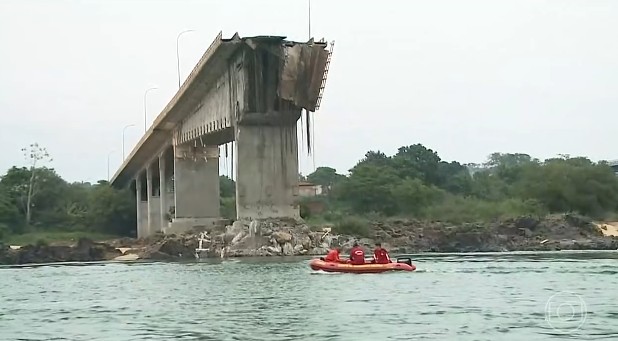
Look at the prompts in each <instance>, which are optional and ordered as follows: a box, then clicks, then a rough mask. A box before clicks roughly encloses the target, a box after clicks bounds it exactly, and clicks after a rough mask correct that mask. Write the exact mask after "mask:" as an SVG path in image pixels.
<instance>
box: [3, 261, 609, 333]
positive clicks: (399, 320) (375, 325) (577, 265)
mask: <svg viewBox="0 0 618 341" xmlns="http://www.w3.org/2000/svg"><path fill="white" fill-rule="evenodd" d="M603 255H604V254H600V253H581V252H579V253H566V254H561V255H554V254H551V255H547V254H533V253H523V254H522V253H500V254H480V255H478V254H477V255H472V254H465V255H453V254H450V255H418V256H414V259H415V261H416V262H418V263H419V267H420V268H421V269H420V270H421V271H417V272H415V273H390V274H378V275H348V274H334V275H331V274H329V275H315V276H314V274H316V273H313V272H311V271H310V270H309V268H308V263H307V260H305V259H298V258H295V259H269V260H267V259H243V260H233V261H223V262H221V261H214V262H199V263H139V262H137V263H130V264H119V263H95V264H90V265H87V266H83V264H79V265H80V266H77V265H78V264H72V265H71V266H62V265H57V264H54V265H53V266H29V267H19V268H14V267H5V268H0V306H1V307H2V308H3V309H2V310H1V311H0V331H1V333H2V339H3V340H4V339H6V340H114V341H118V340H243V341H244V340H268V341H271V340H376V339H379V340H426V339H439V340H464V341H466V340H496V339H499V340H505V341H506V340H561V339H573V340H611V339H616V338H618V324H616V323H615V321H616V319H618V313H617V312H616V310H615V306H614V305H613V302H614V300H615V297H614V296H615V290H614V289H613V288H616V287H617V286H618V278H616V276H615V274H616V273H618V265H616V260H617V259H618V257H616V254H614V253H607V254H605V256H603ZM566 292H568V293H571V295H572V296H573V297H571V298H570V299H571V301H569V300H566V301H565V300H563V301H555V302H554V301H552V300H555V297H558V296H554V295H555V294H558V293H566ZM574 297H575V298H581V302H584V304H583V308H582V306H581V305H580V306H576V305H575V304H576V303H578V302H579V301H573V298H574ZM567 299H568V297H567ZM565 304H566V305H568V306H569V307H571V308H573V307H575V308H580V311H574V313H573V314H571V315H569V316H568V318H566V319H565V317H564V314H563V313H564V312H562V311H560V313H561V315H560V316H559V318H560V320H555V319H554V320H550V319H548V318H547V317H548V313H547V311H548V307H549V308H556V309H559V307H562V306H563V305H565ZM569 312H570V311H569ZM550 313H551V311H550ZM567 315H568V314H567ZM548 321H549V322H548ZM582 321H583V323H581V325H580V322H582Z"/></svg>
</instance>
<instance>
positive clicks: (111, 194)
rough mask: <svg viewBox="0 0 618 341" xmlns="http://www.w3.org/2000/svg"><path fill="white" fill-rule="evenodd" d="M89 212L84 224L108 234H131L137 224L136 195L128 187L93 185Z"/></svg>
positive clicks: (89, 198)
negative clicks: (120, 188)
mask: <svg viewBox="0 0 618 341" xmlns="http://www.w3.org/2000/svg"><path fill="white" fill-rule="evenodd" d="M87 199H88V208H87V213H86V215H85V216H83V218H82V219H84V218H85V219H84V220H82V224H83V223H84V222H85V223H87V226H89V227H90V228H91V229H94V230H96V231H99V232H103V233H107V234H120V235H129V234H130V231H132V230H134V228H135V226H136V224H137V216H136V210H135V197H134V196H133V195H132V193H131V192H130V191H129V190H128V189H123V190H118V189H115V188H113V187H111V186H109V185H107V184H97V185H94V186H92V189H91V190H90V191H89V195H88V198H87Z"/></svg>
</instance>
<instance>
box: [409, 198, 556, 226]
mask: <svg viewBox="0 0 618 341" xmlns="http://www.w3.org/2000/svg"><path fill="white" fill-rule="evenodd" d="M546 213H547V211H546V209H545V208H544V207H543V206H542V205H541V204H540V203H539V202H537V201H535V200H521V199H506V200H501V201H487V200H481V199H476V198H472V197H466V198H464V197H460V196H454V195H450V196H448V197H447V198H445V200H444V201H442V202H440V203H436V204H434V205H431V206H428V207H426V208H425V209H424V210H423V211H422V212H421V217H422V218H425V219H428V220H439V221H447V222H450V223H454V224H459V223H463V222H490V221H496V220H499V219H507V218H516V217H519V216H523V215H533V216H541V215H544V214H546Z"/></svg>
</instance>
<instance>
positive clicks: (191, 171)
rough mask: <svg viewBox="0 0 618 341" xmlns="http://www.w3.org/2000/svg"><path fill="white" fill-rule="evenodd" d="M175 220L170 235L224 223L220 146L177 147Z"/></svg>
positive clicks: (175, 151)
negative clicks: (220, 193)
mask: <svg viewBox="0 0 618 341" xmlns="http://www.w3.org/2000/svg"><path fill="white" fill-rule="evenodd" d="M174 194H175V196H174V197H175V205H174V206H175V217H174V218H173V219H172V223H171V227H170V231H168V232H169V233H179V232H183V231H186V230H189V229H191V228H193V227H198V226H199V227H202V226H212V225H214V224H216V223H217V222H218V221H219V220H220V216H219V214H220V212H219V211H220V208H219V206H220V203H219V146H217V145H215V146H196V145H193V146H191V145H188V144H182V145H176V146H175V147H174Z"/></svg>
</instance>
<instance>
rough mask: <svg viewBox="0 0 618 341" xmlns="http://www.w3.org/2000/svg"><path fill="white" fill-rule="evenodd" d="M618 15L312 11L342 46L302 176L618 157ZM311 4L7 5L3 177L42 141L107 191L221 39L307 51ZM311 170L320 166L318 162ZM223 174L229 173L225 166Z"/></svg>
mask: <svg viewBox="0 0 618 341" xmlns="http://www.w3.org/2000/svg"><path fill="white" fill-rule="evenodd" d="M616 18H618V1H612V0H605V1H603V0H595V1H588V0H579V1H573V0H552V1H543V0H511V1H500V0H485V1H482V0H468V1H461V0H450V1H449V0H434V1H412V0H410V1H395V0H391V1H362V0H338V1H327V0H312V1H311V35H312V36H314V37H316V38H317V39H320V38H322V37H324V38H325V39H326V40H327V41H332V40H334V41H335V47H334V54H333V57H332V62H331V66H330V72H329V76H328V81H327V84H326V89H325V93H324V99H323V101H322V105H321V108H320V110H319V111H318V112H317V113H316V114H315V120H314V122H315V141H314V142H315V154H314V156H307V150H306V148H303V149H302V150H301V151H300V152H301V154H302V155H303V156H301V158H300V167H301V172H302V173H303V174H308V173H310V172H312V171H313V170H314V167H317V166H321V165H328V166H331V167H333V168H335V169H337V170H338V171H339V172H341V173H346V172H347V171H348V170H349V169H350V168H351V167H352V166H354V164H356V162H357V161H358V160H359V159H361V158H362V157H363V155H364V154H365V153H366V152H367V151H368V150H381V151H383V152H385V153H387V154H389V155H390V154H393V153H395V152H396V151H397V148H399V147H400V146H404V145H411V144H415V143H422V144H423V145H425V146H427V147H428V148H431V149H433V150H436V151H437V152H438V153H439V155H440V156H441V157H442V159H444V160H447V161H450V160H457V161H460V162H462V163H468V162H483V161H485V160H486V158H487V156H488V155H489V154H491V153H493V152H520V153H528V154H530V155H532V156H534V157H538V158H541V159H544V158H549V157H554V156H556V155H558V154H570V155H572V156H587V157H589V158H591V159H592V160H595V161H596V160H602V159H618V148H617V147H616V146H618V134H615V133H614V131H615V129H616V128H615V127H617V126H618V115H617V113H618V39H616V32H618V20H616ZM308 26H309V25H308V1H307V0H277V1H275V0H263V1H254V0H253V1H252V0H242V1H238V0H225V1H205V0H201V1H197V0H194V1H193V0H151V1H146V0H141V1H140V0H123V1H120V0H100V1H94V0H92V1H85V0H84V1H69V0H55V1H49V0H38V1H37V0H2V1H0V155H1V157H0V173H2V172H3V171H4V170H6V169H8V168H10V167H11V166H13V165H25V164H26V162H25V160H24V157H23V154H22V152H21V151H20V149H21V148H22V147H24V146H27V145H29V144H30V143H33V142H38V143H39V144H40V145H42V146H45V147H46V148H47V150H48V151H49V153H50V155H51V156H52V157H53V161H52V162H51V163H50V164H49V165H48V166H50V167H54V168H55V169H56V170H57V171H58V173H59V174H60V175H61V176H62V177H63V178H65V179H66V180H68V181H96V180H98V179H106V178H107V174H108V167H107V165H108V159H109V165H110V168H109V169H110V175H113V173H114V172H115V171H116V170H117V168H118V167H119V165H120V164H121V161H122V131H123V127H125V126H127V125H130V124H134V125H135V126H133V127H129V128H127V129H126V135H125V144H126V147H125V153H126V154H127V155H128V154H129V153H130V152H131V150H132V148H133V147H134V146H135V144H136V143H137V141H138V140H139V139H140V138H141V135H142V133H143V130H144V128H143V126H144V92H145V90H146V89H148V88H150V87H157V88H158V89H157V90H154V91H150V92H149V93H148V95H147V98H146V104H147V105H146V111H147V124H148V125H149V126H150V124H151V123H152V121H153V120H154V118H155V117H156V116H157V115H158V114H159V112H160V111H161V110H162V109H163V107H164V106H165V105H166V104H167V103H168V102H169V100H170V99H171V98H172V97H173V96H174V94H175V92H176V90H177V89H178V75H177V69H176V37H177V35H178V33H180V32H182V31H183V30H187V29H192V30H195V31H194V32H190V33H187V34H184V35H182V37H181V38H180V41H179V54H180V59H179V60H180V66H181V72H180V75H181V78H182V80H183V81H184V79H185V78H186V77H187V76H188V74H189V72H190V71H191V69H192V68H193V66H194V65H195V64H196V63H197V61H198V60H199V58H200V56H201V55H202V54H203V53H204V51H205V50H206V48H207V47H208V46H209V45H210V43H211V42H212V41H213V39H214V38H215V37H216V35H217V34H218V32H219V31H223V36H224V38H229V37H231V36H232V35H233V34H234V33H235V32H238V33H239V34H240V36H241V37H244V36H254V35H282V36H287V37H288V39H289V40H296V41H306V40H307V38H308V35H309V32H308ZM314 160H315V162H314ZM222 164H223V166H222V167H221V173H223V174H225V173H226V172H229V170H230V167H227V166H226V165H227V164H229V162H228V161H227V160H225V157H224V156H222Z"/></svg>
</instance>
